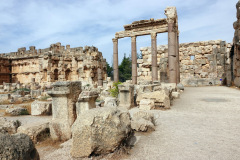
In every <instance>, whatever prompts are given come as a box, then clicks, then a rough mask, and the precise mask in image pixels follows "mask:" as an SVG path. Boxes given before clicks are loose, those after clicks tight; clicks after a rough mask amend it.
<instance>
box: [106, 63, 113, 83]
mask: <svg viewBox="0 0 240 160" xmlns="http://www.w3.org/2000/svg"><path fill="white" fill-rule="evenodd" d="M107 75H108V77H111V79H112V80H113V67H111V66H110V65H109V64H108V62H107Z"/></svg>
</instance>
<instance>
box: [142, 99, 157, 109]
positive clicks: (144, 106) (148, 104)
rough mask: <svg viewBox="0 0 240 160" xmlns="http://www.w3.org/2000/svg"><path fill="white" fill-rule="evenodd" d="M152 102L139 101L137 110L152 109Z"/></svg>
mask: <svg viewBox="0 0 240 160" xmlns="http://www.w3.org/2000/svg"><path fill="white" fill-rule="evenodd" d="M154 107H155V105H154V100H152V99H141V100H140V104H139V109H141V110H152V109H154Z"/></svg>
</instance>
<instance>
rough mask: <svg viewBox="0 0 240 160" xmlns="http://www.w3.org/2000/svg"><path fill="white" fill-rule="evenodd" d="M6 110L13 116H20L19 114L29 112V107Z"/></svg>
mask: <svg viewBox="0 0 240 160" xmlns="http://www.w3.org/2000/svg"><path fill="white" fill-rule="evenodd" d="M5 112H6V113H7V114H10V115H12V116H19V115H26V114H29V113H28V111H27V109H26V108H22V107H12V108H7V109H6V111H5Z"/></svg>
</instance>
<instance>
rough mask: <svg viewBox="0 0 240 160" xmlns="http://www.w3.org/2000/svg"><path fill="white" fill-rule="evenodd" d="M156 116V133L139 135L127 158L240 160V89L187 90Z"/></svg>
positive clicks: (205, 88)
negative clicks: (168, 108) (167, 108)
mask: <svg viewBox="0 0 240 160" xmlns="http://www.w3.org/2000/svg"><path fill="white" fill-rule="evenodd" d="M155 113H157V114H158V115H159V118H158V119H157V124H158V125H157V127H156V131H154V132H152V133H151V134H149V135H148V136H138V138H139V141H138V143H137V144H136V145H135V147H134V148H133V149H132V150H131V155H130V156H129V157H128V159H138V160H141V159H144V160H145V159H151V160H153V159H158V160H161V159H163V160H193V159H194V160H230V159H231V160H239V159H240V125H239V121H240V90H237V89H232V88H227V87H197V88H196V87H193V88H185V91H184V93H182V94H181V99H177V100H174V104H173V106H172V108H171V109H170V110H167V111H155Z"/></svg>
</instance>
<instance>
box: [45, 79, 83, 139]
mask: <svg viewBox="0 0 240 160" xmlns="http://www.w3.org/2000/svg"><path fill="white" fill-rule="evenodd" d="M80 93H81V82H80V81H75V82H68V81H65V82H55V83H54V84H53V88H52V91H49V92H48V95H50V96H51V97H52V121H51V122H50V124H49V128H50V135H51V138H52V139H54V140H61V141H66V140H68V139H70V138H71V136H72V132H71V126H72V124H73V122H74V121H75V119H76V117H77V115H76V102H77V100H78V96H79V94H80Z"/></svg>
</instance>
